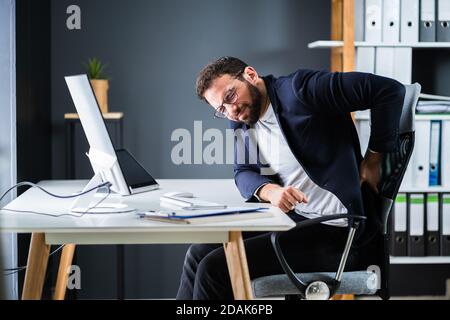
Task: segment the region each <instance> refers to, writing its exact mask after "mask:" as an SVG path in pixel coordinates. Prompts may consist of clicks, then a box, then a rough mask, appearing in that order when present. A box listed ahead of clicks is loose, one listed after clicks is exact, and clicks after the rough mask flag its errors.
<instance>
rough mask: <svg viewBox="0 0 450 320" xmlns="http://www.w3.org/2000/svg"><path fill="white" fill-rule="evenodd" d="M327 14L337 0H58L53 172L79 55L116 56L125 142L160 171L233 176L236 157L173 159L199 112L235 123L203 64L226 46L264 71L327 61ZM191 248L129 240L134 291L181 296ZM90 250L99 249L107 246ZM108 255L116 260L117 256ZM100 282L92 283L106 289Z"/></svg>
mask: <svg viewBox="0 0 450 320" xmlns="http://www.w3.org/2000/svg"><path fill="white" fill-rule="evenodd" d="M71 4H76V5H79V6H80V8H81V17H82V18H81V30H79V31H69V30H68V29H67V28H66V18H67V14H66V9H67V7H68V6H69V5H71ZM329 21H330V1H329V0H316V1H310V0H309V1H307V0H302V1H299V0H277V1H268V0H246V1H241V0H214V1H211V0H189V1H183V0H169V1H167V0H165V1H163V0H158V1H147V0H133V1H118V0H114V1H110V0H108V1H106V0H96V1H92V0H90V1H87V0H70V1H68V0H53V1H52V125H53V146H52V154H53V155H52V157H53V158H52V163H53V178H63V177H64V129H63V115H64V113H66V112H74V107H73V104H72V102H71V99H70V96H69V94H68V90H67V88H66V86H65V83H64V79H63V76H64V75H69V74H78V73H81V72H83V69H82V67H81V62H82V61H85V60H86V59H87V58H88V57H93V56H97V57H99V58H101V59H102V60H104V61H105V62H107V63H109V69H108V72H109V75H110V76H111V78H112V79H111V83H110V87H111V90H110V109H111V110H112V111H123V112H124V113H125V147H126V148H127V149H128V150H130V151H131V152H132V153H133V154H134V155H135V156H136V158H137V159H138V160H139V161H141V163H142V164H143V165H144V167H146V168H147V169H148V170H149V171H150V173H152V174H153V175H154V176H155V177H157V178H231V177H232V171H231V168H230V166H225V165H222V166H207V165H189V166H176V165H173V164H172V162H171V158H170V154H171V150H172V147H173V146H174V145H175V143H173V142H171V141H170V137H171V134H172V132H173V130H174V129H176V128H186V129H189V130H190V131H192V130H193V125H194V121H196V120H201V121H203V128H204V130H205V129H207V128H212V127H217V128H221V129H225V128H226V127H227V123H226V122H225V121H220V120H214V119H212V114H211V110H210V109H209V108H208V107H207V106H206V105H205V104H203V103H202V102H200V101H199V100H198V99H197V98H196V96H195V78H196V75H197V73H198V71H199V70H200V68H201V67H202V66H204V65H205V64H206V63H207V62H209V61H211V60H213V59H215V58H218V57H220V56H223V55H233V56H237V57H240V58H242V59H243V60H245V61H247V62H248V63H250V64H251V65H253V66H254V67H256V69H257V70H258V71H259V72H260V74H262V75H265V74H269V73H272V74H274V75H284V74H288V73H291V72H293V71H294V70H296V69H297V68H316V69H328V67H329V52H328V51H327V50H323V51H322V50H318V51H317V50H314V51H313V50H308V49H307V44H308V43H309V42H311V41H314V40H317V39H327V38H329V33H330V32H329V30H330V24H329ZM185 249H186V246H133V247H127V251H126V254H125V256H126V279H127V280H126V281H127V288H126V296H127V297H161V296H163V297H173V296H174V294H175V290H176V287H177V284H178V279H179V272H180V268H181V263H182V260H183V255H184V251H185ZM86 250H91V253H90V254H91V256H92V257H93V256H94V255H95V252H96V250H99V249H98V248H95V250H94V249H86ZM105 250H109V249H105ZM104 253H105V256H107V254H106V251H105V252H104ZM111 254H112V253H111ZM97 255H100V254H99V253H97ZM92 259H93V258H92ZM92 259H91V260H90V262H92V261H93V260H92ZM105 259H106V258H105ZM105 259H103V261H106V262H104V263H107V264H108V267H109V266H111V264H114V261H113V260H108V259H106V260H105ZM152 261H158V263H157V264H155V263H153V262H152ZM91 269H92V268H91ZM161 270H163V272H162V271H161ZM86 272H87V271H86ZM99 272H100V271H99ZM85 274H86V273H85ZM86 277H87V278H89V279H95V277H96V276H95V275H93V274H90V275H89V274H86ZM97 279H98V278H97ZM86 286H89V283H88V282H86ZM86 286H85V287H86ZM92 286H93V287H94V285H92ZM113 286H114V285H110V287H108V285H105V289H104V290H113V288H111V287H113ZM99 287H100V285H98V283H97V284H96V285H95V288H92V290H97V291H95V294H96V295H97V296H101V297H105V294H104V292H103V293H101V292H100V291H101V290H102V289H101V288H99ZM161 288H164V291H163V292H161ZM93 292H94V291H93ZM158 292H159V294H158Z"/></svg>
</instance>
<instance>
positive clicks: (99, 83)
mask: <svg viewBox="0 0 450 320" xmlns="http://www.w3.org/2000/svg"><path fill="white" fill-rule="evenodd" d="M84 66H85V68H86V71H87V74H88V77H89V79H90V81H91V85H92V89H93V90H94V93H95V97H96V98H97V101H98V104H99V106H100V110H101V112H102V113H107V112H108V89H109V78H108V77H106V75H105V74H104V71H105V69H106V67H107V65H105V64H104V63H102V62H101V61H100V60H99V59H98V58H91V59H88V62H87V63H85V64H84Z"/></svg>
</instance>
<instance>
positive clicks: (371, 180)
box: [359, 149, 383, 193]
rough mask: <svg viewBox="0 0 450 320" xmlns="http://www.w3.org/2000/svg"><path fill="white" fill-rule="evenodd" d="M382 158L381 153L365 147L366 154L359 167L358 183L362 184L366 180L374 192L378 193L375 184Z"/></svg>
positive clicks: (378, 178)
mask: <svg viewBox="0 0 450 320" xmlns="http://www.w3.org/2000/svg"><path fill="white" fill-rule="evenodd" d="M382 159H383V154H382V153H379V152H374V151H371V150H369V149H367V152H366V156H365V157H364V160H363V161H362V162H361V166H360V168H359V175H360V184H361V185H362V184H363V183H364V182H366V183H367V184H368V185H369V187H370V188H371V189H372V190H373V191H375V192H376V193H379V191H378V187H377V186H378V182H379V181H380V176H381V160H382Z"/></svg>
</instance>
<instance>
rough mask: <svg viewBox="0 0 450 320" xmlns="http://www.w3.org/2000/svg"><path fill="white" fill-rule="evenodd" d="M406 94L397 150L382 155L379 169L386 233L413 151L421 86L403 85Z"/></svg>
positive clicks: (379, 186)
mask: <svg viewBox="0 0 450 320" xmlns="http://www.w3.org/2000/svg"><path fill="white" fill-rule="evenodd" d="M405 89H406V93H405V99H404V102H403V109H402V114H401V117H400V127H399V148H398V150H397V151H395V152H391V153H387V154H385V155H384V159H383V164H382V168H381V178H380V183H379V184H378V190H379V191H380V196H381V198H382V199H384V201H385V203H384V204H383V205H382V208H383V209H382V221H383V223H384V228H383V232H384V233H386V232H387V219H388V217H389V212H390V207H391V206H392V203H393V202H394V200H395V198H396V197H397V193H398V190H399V188H400V185H401V183H402V180H403V177H404V175H405V172H406V169H407V167H408V164H409V160H410V158H411V154H412V152H413V149H414V134H415V128H414V115H415V113H416V112H415V111H416V106H417V102H418V100H419V95H420V90H421V86H420V84H418V83H414V84H411V85H405Z"/></svg>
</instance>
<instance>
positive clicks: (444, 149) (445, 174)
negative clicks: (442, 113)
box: [441, 120, 450, 188]
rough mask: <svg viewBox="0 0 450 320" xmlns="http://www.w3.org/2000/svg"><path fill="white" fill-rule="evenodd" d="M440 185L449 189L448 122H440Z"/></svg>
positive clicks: (449, 129) (449, 148) (449, 141)
mask: <svg viewBox="0 0 450 320" xmlns="http://www.w3.org/2000/svg"><path fill="white" fill-rule="evenodd" d="M441 130H442V138H441V139H442V140H441V185H442V186H443V187H446V188H450V120H443V121H442V129H441Z"/></svg>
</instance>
